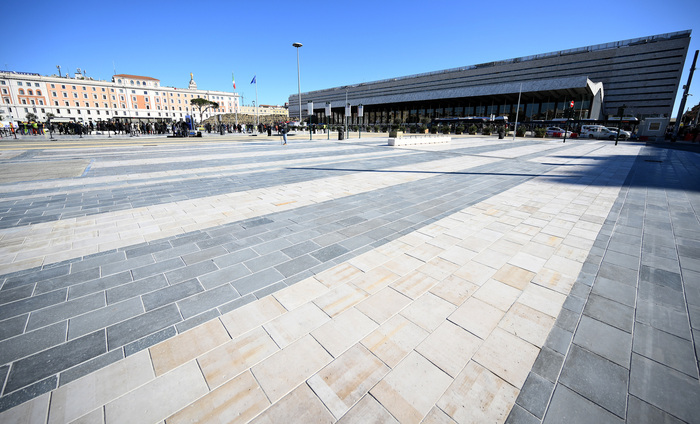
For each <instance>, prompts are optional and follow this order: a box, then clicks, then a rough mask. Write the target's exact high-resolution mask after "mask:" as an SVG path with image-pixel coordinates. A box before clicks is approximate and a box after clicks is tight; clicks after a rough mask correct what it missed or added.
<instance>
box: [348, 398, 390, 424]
mask: <svg viewBox="0 0 700 424" xmlns="http://www.w3.org/2000/svg"><path fill="white" fill-rule="evenodd" d="M366 423H373V424H398V423H399V422H398V421H396V418H394V417H393V416H392V415H391V414H390V413H389V411H387V410H386V409H385V408H384V407H383V406H382V405H381V404H380V403H379V402H377V400H376V399H375V398H373V397H372V396H370V395H365V396H363V397H362V399H360V401H359V402H357V403H356V404H355V406H353V407H352V409H350V411H348V413H347V414H345V415H343V418H341V419H340V420H339V421H338V424H366Z"/></svg>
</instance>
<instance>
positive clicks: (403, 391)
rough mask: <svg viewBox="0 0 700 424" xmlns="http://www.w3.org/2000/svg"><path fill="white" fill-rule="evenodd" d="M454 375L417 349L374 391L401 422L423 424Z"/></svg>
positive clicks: (375, 387) (378, 398)
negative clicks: (440, 367)
mask: <svg viewBox="0 0 700 424" xmlns="http://www.w3.org/2000/svg"><path fill="white" fill-rule="evenodd" d="M450 383H452V378H451V377H450V376H449V375H447V374H445V372H444V371H442V370H440V369H439V368H438V367H436V366H435V365H433V364H432V363H430V361H428V360H427V359H425V358H424V357H423V356H421V355H420V354H418V353H417V352H411V353H410V354H409V355H408V356H407V357H406V359H405V360H403V361H401V363H400V364H399V365H397V366H396V367H395V368H394V369H392V371H391V372H390V373H389V374H388V375H387V376H386V377H385V378H384V379H383V380H382V381H380V382H379V383H378V384H377V385H376V386H374V388H373V389H372V390H371V391H370V393H371V394H372V396H374V397H375V398H376V399H377V400H378V401H379V402H380V403H381V404H382V406H384V408H386V409H387V411H389V412H390V413H391V414H392V415H393V416H394V417H396V418H397V419H398V420H399V422H401V423H419V422H421V420H422V419H423V417H425V416H426V415H427V414H428V412H430V409H431V408H432V407H433V405H434V404H435V402H437V400H438V399H439V398H440V396H441V395H442V394H443V392H444V391H445V389H447V387H448V386H449V385H450Z"/></svg>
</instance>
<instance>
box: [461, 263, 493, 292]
mask: <svg viewBox="0 0 700 424" xmlns="http://www.w3.org/2000/svg"><path fill="white" fill-rule="evenodd" d="M495 273H496V268H491V267H490V266H486V265H483V264H480V263H478V262H474V261H471V262H469V263H468V264H466V265H464V266H463V267H461V268H460V269H458V270H457V271H455V273H454V275H456V276H457V277H459V278H462V279H464V280H467V281H468V282H470V283H472V284H476V285H477V286H480V285H482V284H484V283H485V282H486V281H488V280H489V279H490V278H491V277H492V276H493V274H495Z"/></svg>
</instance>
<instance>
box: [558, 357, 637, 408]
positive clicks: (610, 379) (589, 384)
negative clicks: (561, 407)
mask: <svg viewBox="0 0 700 424" xmlns="http://www.w3.org/2000/svg"><path fill="white" fill-rule="evenodd" d="M559 382H560V383H561V384H563V385H565V386H566V387H568V388H570V389H572V390H573V391H575V392H577V393H578V394H580V395H582V396H584V397H585V398H586V399H588V400H590V401H592V402H594V403H595V404H597V405H599V406H601V407H602V408H604V409H606V410H608V411H610V412H612V413H614V414H615V415H617V416H618V417H620V418H624V417H625V413H626V408H627V388H628V384H629V371H628V370H627V369H626V368H623V367H621V366H619V365H616V364H614V363H612V362H610V361H608V360H606V359H604V358H602V357H600V356H598V355H595V354H594V353H591V352H589V351H587V350H585V349H582V348H580V347H578V346H576V345H572V346H571V350H570V352H569V355H568V356H567V358H566V361H565V362H564V367H563V369H562V371H561V376H560V377H559Z"/></svg>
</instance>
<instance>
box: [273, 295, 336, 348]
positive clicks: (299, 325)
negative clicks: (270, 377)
mask: <svg viewBox="0 0 700 424" xmlns="http://www.w3.org/2000/svg"><path fill="white" fill-rule="evenodd" d="M328 321H330V317H329V316H328V315H327V314H326V313H325V312H323V311H322V310H321V309H320V308H319V307H318V306H316V305H315V304H314V303H311V302H309V303H306V304H304V305H302V306H300V307H298V308H296V309H293V310H291V311H289V312H287V313H286V314H282V315H280V316H279V317H277V318H275V319H273V320H272V321H270V322H268V323H266V324H264V325H263V328H264V329H265V331H267V332H268V333H269V334H270V336H271V337H272V339H273V340H274V341H275V343H277V345H278V346H279V347H281V348H284V347H285V346H288V345H289V344H290V343H292V342H294V341H295V340H298V339H300V338H301V337H303V336H305V335H307V334H309V333H310V332H312V331H313V330H315V329H317V328H318V327H320V326H322V325H323V324H325V323H326V322H328Z"/></svg>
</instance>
